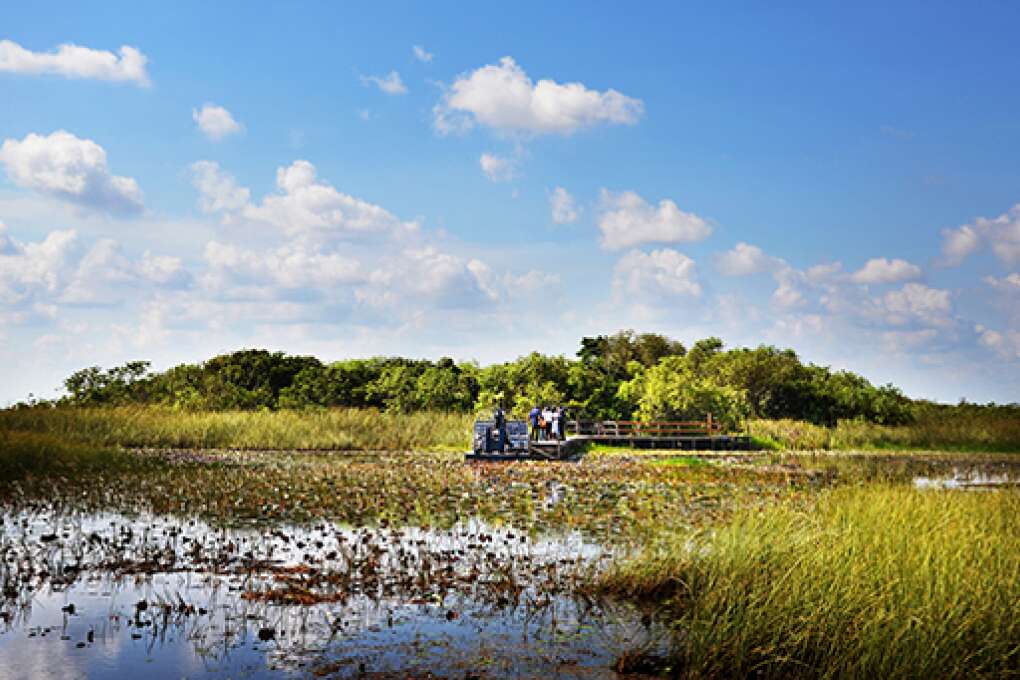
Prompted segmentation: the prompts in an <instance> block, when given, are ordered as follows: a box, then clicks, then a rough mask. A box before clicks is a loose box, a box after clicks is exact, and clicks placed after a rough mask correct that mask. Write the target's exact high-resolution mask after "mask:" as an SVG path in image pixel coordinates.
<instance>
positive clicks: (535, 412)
mask: <svg viewBox="0 0 1020 680" xmlns="http://www.w3.org/2000/svg"><path fill="white" fill-rule="evenodd" d="M541 417H542V409H540V408H539V407H537V406H535V407H534V408H532V409H531V410H530V411H528V423H529V424H530V425H531V432H530V434H531V441H536V442H537V441H538V433H539V429H538V420H539V418H541Z"/></svg>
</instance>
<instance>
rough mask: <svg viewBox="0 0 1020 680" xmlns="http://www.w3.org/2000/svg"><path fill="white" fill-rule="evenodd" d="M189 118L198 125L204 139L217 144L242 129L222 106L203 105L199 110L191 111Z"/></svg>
mask: <svg viewBox="0 0 1020 680" xmlns="http://www.w3.org/2000/svg"><path fill="white" fill-rule="evenodd" d="M191 117H192V119H194V121H195V122H196V123H198V129H199V130H201V131H202V134H204V135H205V136H206V137H208V138H209V139H211V140H212V141H214V142H218V141H220V140H221V139H223V138H224V137H227V136H229V135H235V134H237V133H239V132H241V131H242V130H243V129H244V126H242V125H241V124H240V123H238V122H237V121H236V120H234V117H233V116H232V115H231V114H230V111H227V110H226V109H225V108H223V107H222V106H216V105H215V104H205V105H203V106H202V108H201V110H199V109H192V110H191Z"/></svg>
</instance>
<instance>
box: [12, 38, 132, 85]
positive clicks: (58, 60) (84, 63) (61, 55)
mask: <svg viewBox="0 0 1020 680" xmlns="http://www.w3.org/2000/svg"><path fill="white" fill-rule="evenodd" d="M118 52H119V54H120V56H117V55H116V54H114V53H113V52H108V51H105V50H94V49H90V48H88V47H81V46H79V45H72V44H64V45H61V46H59V47H58V48H57V49H56V50H54V51H52V52H33V51H31V50H28V49H25V48H24V47H22V46H21V45H19V44H18V43H16V42H13V41H11V40H0V71H7V72H9V73H24V74H33V75H34V74H44V73H47V74H56V75H61V76H64V77H66V78H92V79H96V80H114V81H127V82H133V83H135V84H137V85H142V86H147V85H149V75H148V73H146V71H145V64H146V63H147V62H148V58H147V57H146V56H145V55H144V54H142V53H141V52H140V51H139V50H138V48H136V47H129V46H127V45H125V46H123V47H121V48H120V49H119V50H118Z"/></svg>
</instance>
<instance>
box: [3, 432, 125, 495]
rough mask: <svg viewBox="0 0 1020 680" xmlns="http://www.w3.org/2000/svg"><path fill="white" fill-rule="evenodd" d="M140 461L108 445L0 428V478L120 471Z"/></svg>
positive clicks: (7, 479) (7, 480) (17, 478)
mask: <svg viewBox="0 0 1020 680" xmlns="http://www.w3.org/2000/svg"><path fill="white" fill-rule="evenodd" d="M141 465H144V462H143V461H140V460H138V459H137V458H135V457H133V456H130V455H129V454H127V453H125V452H123V451H118V450H115V449H111V448H105V447H96V446H94V445H92V444H85V443H81V442H74V441H67V440H64V439H61V438H59V437H56V436H54V435H51V434H40V433H37V432H13V431H6V430H0V481H3V482H9V481H17V480H22V479H25V478H26V477H29V476H35V477H61V476H68V475H82V474H86V473H89V472H100V471H101V472H111V471H123V470H126V469H128V468H130V467H139V466H141Z"/></svg>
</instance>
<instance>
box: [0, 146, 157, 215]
mask: <svg viewBox="0 0 1020 680" xmlns="http://www.w3.org/2000/svg"><path fill="white" fill-rule="evenodd" d="M0 164H2V165H3V166H4V169H5V170H6V172H7V176H8V177H9V178H10V180H11V181H12V182H14V184H16V185H17V186H19V187H22V188H25V189H32V190H35V191H38V192H40V193H43V194H48V195H51V196H56V197H58V198H61V199H63V200H66V201H70V202H72V203H76V204H78V205H81V206H85V207H88V208H92V209H96V210H101V211H104V212H108V213H120V214H128V213H137V212H140V211H141V210H142V191H141V189H139V188H138V183H137V182H136V181H135V180H134V179H132V178H130V177H120V176H117V175H114V174H112V173H111V172H110V169H109V167H107V164H106V151H105V150H104V149H103V147H101V146H99V145H98V144H96V143H95V142H94V141H92V140H91V139H79V138H78V137H75V136H74V135H73V134H71V133H69V132H66V131H64V130H58V131H57V132H54V133H52V134H50V135H48V136H45V137H44V136H42V135H38V134H35V133H31V134H29V135H27V136H26V137H25V138H24V139H22V140H20V141H19V140H17V139H7V140H5V141H4V143H3V146H0Z"/></svg>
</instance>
